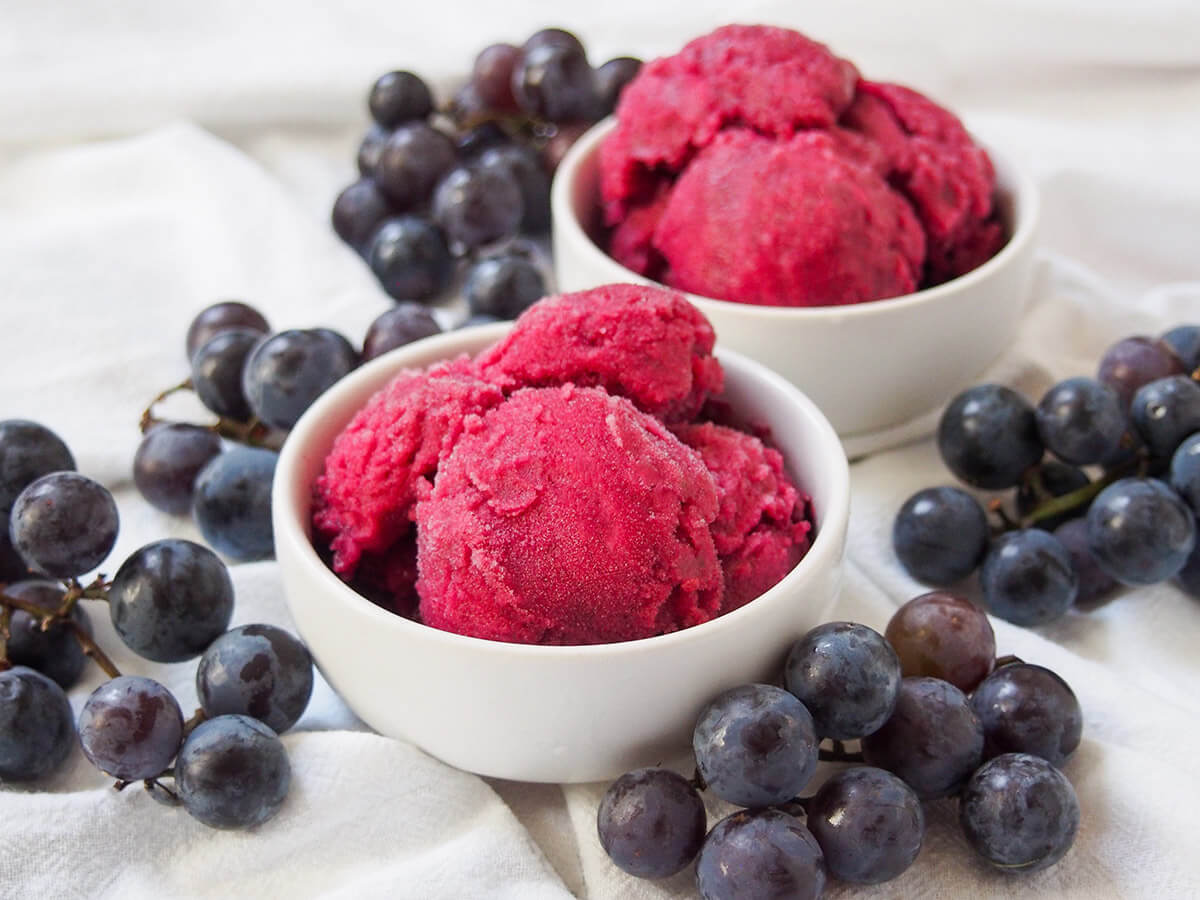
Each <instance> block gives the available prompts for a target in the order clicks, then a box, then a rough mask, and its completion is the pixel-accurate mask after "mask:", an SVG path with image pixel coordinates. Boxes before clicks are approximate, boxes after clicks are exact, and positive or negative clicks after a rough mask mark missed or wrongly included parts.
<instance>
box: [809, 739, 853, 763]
mask: <svg viewBox="0 0 1200 900" xmlns="http://www.w3.org/2000/svg"><path fill="white" fill-rule="evenodd" d="M832 744H833V746H832V747H830V748H826V747H821V748H819V749H818V750H817V759H819V760H821V762H853V763H860V762H864V760H863V755H862V751H861V750H847V749H846V745H845V744H844V743H842V742H841V741H833V742H832Z"/></svg>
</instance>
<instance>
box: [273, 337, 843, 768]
mask: <svg viewBox="0 0 1200 900" xmlns="http://www.w3.org/2000/svg"><path fill="white" fill-rule="evenodd" d="M508 327H510V326H508V325H505V324H498V325H492V326H486V327H480V328H472V329H466V330H463V331H459V332H454V333H450V334H446V335H441V336H437V337H432V338H427V339H425V340H422V341H419V342H417V343H415V344H411V345H409V346H406V347H402V348H399V349H397V350H394V351H392V352H390V353H387V354H385V355H384V356H382V357H380V358H379V359H377V360H375V361H373V362H371V363H368V364H367V365H364V366H363V367H362V368H360V369H359V370H358V371H356V372H354V373H352V374H351V375H349V376H348V377H346V378H344V379H343V380H342V381H340V382H339V383H338V384H336V385H335V386H334V387H333V388H331V389H330V390H329V391H327V392H326V393H325V394H324V395H323V396H321V397H320V398H319V399H318V400H317V402H316V403H315V404H313V406H312V407H311V408H310V409H309V410H308V411H307V412H306V413H305V415H304V416H303V417H302V418H301V419H300V421H299V423H297V425H296V427H295V428H294V429H293V430H292V432H291V435H290V436H289V437H288V440H287V442H286V443H285V445H284V448H283V451H282V453H281V455H280V459H279V464H278V468H277V470H276V474H275V482H274V491H273V496H274V499H273V503H274V508H273V517H274V527H275V547H276V555H277V557H278V559H279V562H280V564H281V570H282V572H283V580H284V589H285V591H286V594H287V600H288V604H289V606H290V608H291V611H292V614H293V615H294V616H295V619H296V625H297V628H298V629H299V631H300V634H301V635H302V636H303V638H304V641H305V643H306V644H307V645H308V647H309V648H310V649H311V650H312V653H313V656H314V658H315V659H316V662H317V664H318V666H319V667H320V669H321V671H322V673H323V674H324V675H325V677H326V678H327V679H328V680H329V682H330V684H332V685H333V687H334V689H335V690H337V692H338V693H339V694H340V695H341V697H342V698H343V699H344V700H345V701H346V703H347V705H348V706H349V707H350V708H351V709H352V710H353V711H354V712H355V713H356V714H357V715H358V716H359V717H360V718H361V719H362V720H363V721H364V722H366V723H367V724H368V725H369V726H371V727H372V728H374V729H376V730H377V731H379V732H380V733H381V734H384V735H388V736H390V737H396V738H400V739H403V740H407V741H410V742H411V743H413V744H415V745H417V746H418V747H420V748H422V749H423V750H425V751H426V752H428V753H430V754H431V755H433V756H435V757H437V758H438V759H441V760H443V761H444V762H446V763H449V764H450V765H453V766H456V767H458V768H460V769H464V770H467V771H471V772H476V773H478V774H481V775H488V776H494V777H499V778H508V779H514V780H521V781H538V782H586V781H597V780H601V779H607V778H613V777H616V776H617V775H619V774H620V773H622V772H625V771H628V770H630V769H633V768H637V767H639V766H646V765H653V764H655V763H659V762H661V761H663V760H664V759H668V758H670V757H671V756H672V755H674V754H675V753H678V752H682V751H684V750H686V748H687V747H688V744H689V741H690V739H691V731H692V728H693V726H694V724H695V720H696V716H697V715H698V714H699V712H700V709H701V708H702V707H703V706H704V704H705V703H707V702H708V701H709V700H711V699H712V697H714V696H715V695H716V694H718V693H719V692H721V691H722V690H724V689H725V688H728V687H731V686H733V685H737V684H743V683H746V682H750V681H760V680H767V679H771V678H774V677H775V676H776V675H777V674H778V670H779V667H780V666H781V665H782V662H783V658H784V656H785V655H786V653H787V650H788V648H789V646H790V645H791V644H792V643H793V642H794V641H795V640H796V639H797V638H798V637H799V636H800V635H802V634H804V633H805V632H806V631H807V630H808V629H809V628H811V627H813V626H815V625H817V624H818V623H820V622H822V621H824V620H825V619H826V618H827V616H828V614H829V612H830V610H831V609H832V607H833V604H834V601H835V599H836V595H837V591H838V588H839V585H840V582H841V575H842V559H843V554H844V550H845V541H846V525H847V519H848V514H849V491H850V488H849V473H848V468H847V464H846V458H845V454H844V453H843V451H842V447H841V445H840V443H839V442H838V438H837V435H836V434H835V433H834V431H833V428H832V427H831V426H830V425H829V423H828V421H827V420H826V419H825V417H824V416H823V415H822V414H821V412H820V411H819V410H818V409H817V408H816V406H815V405H814V404H813V403H812V401H810V400H809V399H808V398H807V397H805V396H804V395H803V394H801V393H800V391H798V390H797V389H796V388H795V387H793V386H792V385H791V384H789V383H788V382H786V381H785V380H784V379H782V378H780V377H779V376H777V375H775V374H774V373H772V372H770V371H768V370H767V369H766V368H764V367H763V366H761V365H759V364H758V363H755V362H753V361H752V360H749V359H746V358H745V357H743V356H741V355H739V354H737V353H733V352H730V351H726V350H722V349H721V348H718V350H717V356H718V358H719V359H720V360H721V363H722V365H723V366H724V367H725V372H726V381H727V388H726V398H727V399H728V400H729V401H730V402H731V403H732V404H733V406H734V408H735V409H738V410H739V411H740V412H741V413H742V414H743V415H746V416H748V417H749V418H751V419H753V420H756V421H760V422H763V423H765V424H766V425H767V426H769V427H770V429H771V434H772V436H773V439H774V441H775V443H776V445H777V446H778V448H779V450H780V451H781V453H782V454H783V457H784V460H785V462H786V464H787V466H788V468H789V470H790V472H791V473H792V475H793V476H794V477H795V479H796V481H797V483H798V485H799V486H800V488H801V489H802V490H804V491H806V492H807V493H809V494H810V495H811V496H812V498H813V506H814V509H815V518H816V521H817V533H816V538H815V539H814V541H813V544H812V548H811V549H810V550H809V552H808V554H807V555H806V556H805V557H804V558H803V559H802V560H801V561H800V563H799V564H798V565H797V566H796V567H795V568H794V569H793V570H792V571H791V572H790V573H788V575H786V576H785V577H784V579H783V580H782V581H781V582H780V583H779V584H777V585H776V586H775V587H773V588H771V589H770V590H769V591H767V592H766V593H764V594H762V595H761V596H760V597H758V598H757V599H755V600H753V601H751V602H750V603H748V604H746V605H745V606H743V607H741V608H740V609H737V610H734V611H733V612H731V613H728V614H726V615H724V616H721V617H719V618H717V619H714V620H713V621H711V622H707V623H705V624H703V625H698V626H695V627H692V628H687V629H684V630H682V631H677V632H674V633H672V634H666V635H661V636H658V637H652V638H647V639H644V640H637V641H628V642H625V643H617V644H599V645H593V646H578V647H565V646H531V645H525V644H509V643H502V642H498V641H487V640H481V639H478V638H470V637H463V636H460V635H456V634H451V633H448V632H443V631H438V630H436V629H434V628H430V627H428V626H425V625H421V624H418V623H416V622H413V621H410V620H408V619H405V618H401V617H399V616H396V615H393V614H392V613H389V612H386V611H385V610H383V609H381V608H379V607H377V606H375V605H373V604H372V603H371V602H370V601H368V600H367V599H366V598H364V597H362V596H360V595H359V594H357V593H355V592H354V591H353V590H352V589H351V588H349V587H348V586H347V585H345V584H344V583H343V582H342V581H341V580H340V579H339V578H338V577H337V576H336V575H335V574H334V573H333V572H332V571H330V570H329V569H328V568H326V566H325V564H324V563H323V562H322V561H321V559H320V558H319V557H318V555H317V553H316V551H315V550H314V549H313V546H312V543H311V541H310V528H309V517H310V505H311V486H312V483H313V480H314V479H315V478H316V476H317V474H318V473H319V472H320V471H321V468H322V465H323V461H324V458H325V455H326V453H327V452H328V451H329V448H330V446H331V444H332V443H333V440H334V438H335V437H336V435H337V434H338V433H339V432H340V431H341V429H342V428H343V426H344V425H345V424H346V423H347V422H348V421H349V419H350V418H351V416H352V415H353V414H354V413H355V412H356V411H357V410H358V409H359V408H360V407H361V406H362V405H363V404H364V403H365V402H366V400H367V398H368V397H369V396H370V395H371V394H373V393H374V392H375V391H376V390H378V389H379V388H381V387H382V386H383V385H384V384H385V383H386V382H387V381H388V380H390V379H391V378H392V377H393V376H394V375H395V374H396V373H397V372H399V371H400V370H401V369H404V368H412V367H420V366H426V365H429V364H430V363H432V362H434V361H437V360H441V359H446V358H450V357H454V356H457V355H459V354H461V353H463V352H468V353H474V352H476V351H478V350H480V349H482V348H483V347H485V346H487V345H488V344H490V343H492V342H494V341H495V340H497V339H498V338H499V337H500V336H502V335H503V334H504V333H505V331H506V329H507V328H508Z"/></svg>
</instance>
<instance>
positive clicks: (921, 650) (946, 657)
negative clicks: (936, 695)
mask: <svg viewBox="0 0 1200 900" xmlns="http://www.w3.org/2000/svg"><path fill="white" fill-rule="evenodd" d="M884 635H885V637H886V638H887V641H888V643H889V644H891V645H892V649H893V650H895V651H896V656H897V658H899V660H900V671H901V673H902V674H903V675H904V676H905V677H911V676H917V675H923V676H926V677H929V678H940V679H941V680H942V681H948V682H950V683H951V684H952V685H954V686H955V687H956V688H958V689H959V690H960V691H970V690H972V689H973V688H974V687H975V685H977V684H979V682H981V681H982V680H983V679H984V678H986V677H987V674H988V672H990V671H992V666H993V665H994V664H995V662H996V635H995V633H994V632H993V631H992V623H991V622H989V621H988V618H987V615H986V614H985V613H984V611H983V610H981V609H979V608H978V607H977V606H975V605H974V604H972V603H971V601H969V600H968V599H967V598H966V597H962V596H960V595H958V594H951V593H948V592H946V591H931V592H930V593H928V594H922V595H921V596H919V597H914V598H913V599H911V600H909V601H908V602H907V603H905V604H904V605H903V606H901V607H900V608H899V609H898V610H896V612H895V613H894V614H893V615H892V618H891V619H890V620H889V621H888V624H887V629H886V630H885V631H884Z"/></svg>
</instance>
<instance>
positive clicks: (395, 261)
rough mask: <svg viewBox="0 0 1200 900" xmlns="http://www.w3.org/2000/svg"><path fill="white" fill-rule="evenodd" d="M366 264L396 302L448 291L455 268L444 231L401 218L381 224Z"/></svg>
mask: <svg viewBox="0 0 1200 900" xmlns="http://www.w3.org/2000/svg"><path fill="white" fill-rule="evenodd" d="M367 261H368V262H369V263H370V264H371V271H372V272H374V273H375V277H376V278H378V279H379V283H380V284H382V285H383V289H384V290H385V291H387V292H388V294H389V295H390V296H391V297H393V298H395V299H396V300H425V299H427V298H430V297H433V296H436V295H437V294H439V293H441V292H442V291H443V290H445V289H446V286H447V285H448V284H449V283H450V275H451V274H452V272H453V269H454V260H453V258H452V257H451V256H450V250H449V249H448V248H447V246H446V237H445V235H443V234H442V231H441V229H440V228H438V227H437V226H436V225H434V224H433V223H432V222H427V221H425V220H424V219H419V218H417V217H416V216H399V217H397V218H395V219H388V220H387V221H386V222H384V223H383V224H382V225H380V226H379V229H378V230H377V231H376V232H375V237H374V238H373V239H372V241H371V247H370V250H369V251H368V254H367Z"/></svg>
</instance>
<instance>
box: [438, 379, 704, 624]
mask: <svg viewBox="0 0 1200 900" xmlns="http://www.w3.org/2000/svg"><path fill="white" fill-rule="evenodd" d="M717 513H718V497H717V488H716V485H715V483H714V480H713V477H712V476H711V475H710V474H709V472H708V470H707V469H706V468H705V466H704V464H703V462H702V461H701V459H700V457H699V456H698V455H697V454H696V453H694V452H693V451H691V450H689V449H688V448H687V447H685V446H684V445H683V444H682V443H680V441H679V440H678V439H677V438H676V437H675V436H674V435H673V434H671V432H669V431H668V430H666V428H665V427H664V426H663V425H662V424H661V423H660V422H658V421H657V420H656V419H654V418H652V417H651V416H648V415H646V414H644V413H642V412H639V411H638V410H637V409H636V408H635V407H634V406H633V404H631V403H630V402H629V401H628V400H625V399H624V398H621V397H613V396H611V395H609V394H607V393H605V392H604V391H603V390H599V389H596V388H580V387H575V386H572V385H566V386H563V387H558V388H532V389H526V390H520V391H517V392H516V393H514V394H513V395H512V396H511V397H510V398H509V399H508V400H506V401H505V402H504V403H503V404H501V405H500V406H498V407H496V408H495V409H493V410H492V411H490V412H489V413H487V414H486V415H485V416H483V417H481V418H477V419H473V420H472V421H471V422H470V423H468V424H467V426H466V428H465V433H464V434H463V436H462V437H461V438H460V439H459V441H458V443H457V444H456V445H455V447H454V449H453V451H452V452H451V453H450V455H449V456H448V457H447V458H446V460H445V461H444V462H443V463H442V465H441V466H440V468H439V470H438V474H437V481H436V483H435V485H434V488H433V491H432V492H431V493H430V494H429V495H428V496H427V497H425V498H423V499H422V500H420V501H419V502H418V504H417V508H416V523H417V565H418V570H419V580H418V582H417V591H418V593H419V594H420V598H421V600H420V615H421V618H422V620H423V621H424V622H425V623H426V624H428V625H432V626H433V627H435V628H441V629H445V630H448V631H454V632H457V633H459V634H466V635H472V636H475V637H482V638H490V639H493V640H501V641H511V642H520V643H546V644H595V643H607V642H614V641H626V640H632V639H636V638H644V637H649V636H651V635H656V634H662V633H664V632H669V631H675V630H676V629H679V628H685V627H688V626H691V625H696V624H699V623H701V622H705V621H708V620H709V619H711V618H713V617H714V616H715V615H717V614H718V612H719V611H720V609H721V602H722V574H721V567H720V565H719V563H718V561H717V551H716V547H715V546H714V543H713V535H712V533H711V532H710V525H711V524H712V522H713V521H714V519H715V518H716V516H717Z"/></svg>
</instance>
